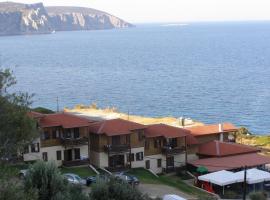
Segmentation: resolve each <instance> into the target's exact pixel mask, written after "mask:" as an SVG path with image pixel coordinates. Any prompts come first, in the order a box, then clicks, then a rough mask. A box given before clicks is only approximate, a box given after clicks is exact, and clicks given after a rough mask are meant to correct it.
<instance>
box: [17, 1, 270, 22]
mask: <svg viewBox="0 0 270 200" xmlns="http://www.w3.org/2000/svg"><path fill="white" fill-rule="evenodd" d="M14 1H16V2H22V3H35V2H37V1H41V2H43V3H44V5H46V6H49V5H64V6H85V7H91V8H96V9H99V10H103V11H106V12H108V13H111V14H114V15H115V16H117V17H120V18H122V19H124V20H127V21H129V22H132V23H143V22H186V21H234V20H241V21H243V20H244V21H246V20H270V10H269V9H270V0H65V1H64V0H14Z"/></svg>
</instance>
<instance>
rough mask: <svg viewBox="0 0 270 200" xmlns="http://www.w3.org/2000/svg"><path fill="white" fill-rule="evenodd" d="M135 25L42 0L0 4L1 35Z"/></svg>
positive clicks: (89, 10) (103, 14)
mask: <svg viewBox="0 0 270 200" xmlns="http://www.w3.org/2000/svg"><path fill="white" fill-rule="evenodd" d="M132 26H133V25H131V24H129V23H127V22H125V21H123V20H121V19H119V18H117V17H115V16H113V15H110V14H108V13H105V12H102V11H98V10H94V9H91V8H82V7H46V8H45V7H44V6H43V4H42V3H37V4H20V3H12V2H2V3H0V35H22V34H44V33H52V32H53V31H73V30H98V29H113V28H128V27H132Z"/></svg>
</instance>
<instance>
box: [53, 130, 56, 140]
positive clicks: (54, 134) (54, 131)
mask: <svg viewBox="0 0 270 200" xmlns="http://www.w3.org/2000/svg"><path fill="white" fill-rule="evenodd" d="M52 138H53V139H55V138H56V130H53V132H52Z"/></svg>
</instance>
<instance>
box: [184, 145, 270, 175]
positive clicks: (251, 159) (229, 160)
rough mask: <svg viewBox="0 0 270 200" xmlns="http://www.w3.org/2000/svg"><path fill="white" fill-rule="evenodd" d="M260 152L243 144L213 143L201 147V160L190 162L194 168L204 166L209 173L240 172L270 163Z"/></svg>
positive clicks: (199, 152)
mask: <svg viewBox="0 0 270 200" xmlns="http://www.w3.org/2000/svg"><path fill="white" fill-rule="evenodd" d="M259 152H260V150H259V149H257V148H254V147H250V146H247V145H243V144H236V143H229V142H221V141H216V140H215V141H211V142H208V143H205V144H201V145H199V148H198V152H197V154H198V156H199V158H200V159H197V160H194V161H189V162H188V164H189V165H190V169H191V168H192V167H195V168H197V167H199V166H204V167H205V168H207V169H208V171H209V172H215V171H220V170H238V169H241V168H244V167H245V166H247V167H261V166H263V165H265V164H268V163H270V157H269V156H264V155H261V154H259Z"/></svg>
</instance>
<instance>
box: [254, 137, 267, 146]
mask: <svg viewBox="0 0 270 200" xmlns="http://www.w3.org/2000/svg"><path fill="white" fill-rule="evenodd" d="M267 144H270V137H269V136H257V137H256V145H260V146H264V145H267Z"/></svg>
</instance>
